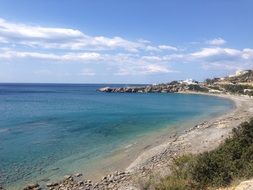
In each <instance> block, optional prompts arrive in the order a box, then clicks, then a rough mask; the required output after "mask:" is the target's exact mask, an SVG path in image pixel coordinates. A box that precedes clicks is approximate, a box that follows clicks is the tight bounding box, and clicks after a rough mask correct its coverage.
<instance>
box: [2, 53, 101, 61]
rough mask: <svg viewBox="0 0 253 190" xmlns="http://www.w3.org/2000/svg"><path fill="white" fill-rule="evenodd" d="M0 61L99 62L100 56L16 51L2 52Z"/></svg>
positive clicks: (97, 54)
mask: <svg viewBox="0 0 253 190" xmlns="http://www.w3.org/2000/svg"><path fill="white" fill-rule="evenodd" d="M0 59H38V60H50V61H66V62H69V61H99V60H101V56H100V54H99V53H95V52H85V53H67V54H62V55H59V54H52V53H37V52H18V51H3V52H0Z"/></svg>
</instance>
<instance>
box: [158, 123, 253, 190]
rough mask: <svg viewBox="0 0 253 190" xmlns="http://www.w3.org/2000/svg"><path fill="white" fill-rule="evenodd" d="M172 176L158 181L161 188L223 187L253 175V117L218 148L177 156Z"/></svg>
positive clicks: (171, 189) (235, 130) (179, 189)
mask: <svg viewBox="0 0 253 190" xmlns="http://www.w3.org/2000/svg"><path fill="white" fill-rule="evenodd" d="M171 170H172V173H171V175H170V176H168V177H166V178H164V179H162V180H161V182H160V183H159V184H157V185H156V189H160V190H165V189H166V190H183V189H186V190H187V189H207V188H208V187H215V188H217V187H223V186H227V185H229V184H231V182H232V181H233V180H237V179H242V178H250V177H252V176H253V119H251V121H250V122H245V123H242V124H241V125H240V126H239V127H238V128H236V129H233V134H232V137H231V138H228V139H227V140H226V141H225V142H224V143H223V144H222V145H220V146H219V147H218V148H217V149H215V150H213V151H210V152H205V153H202V154H199V155H195V156H193V155H185V156H182V157H179V158H177V159H175V160H174V162H173V166H172V169H171Z"/></svg>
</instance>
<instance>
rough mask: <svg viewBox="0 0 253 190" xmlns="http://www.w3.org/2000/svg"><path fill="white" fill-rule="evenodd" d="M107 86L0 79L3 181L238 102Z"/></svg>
mask: <svg viewBox="0 0 253 190" xmlns="http://www.w3.org/2000/svg"><path fill="white" fill-rule="evenodd" d="M104 86H108V85H72V84H0V185H1V184H3V185H5V186H6V185H9V184H13V183H16V182H18V181H20V180H26V179H29V178H31V177H32V176H34V175H35V176H36V175H40V174H46V173H47V170H46V168H48V167H50V165H52V164H54V163H57V162H58V161H60V160H62V159H64V158H70V159H73V158H74V157H73V155H79V156H78V157H76V158H75V159H82V160H84V161H87V163H88V161H89V160H92V159H95V158H99V157H103V155H106V154H109V153H110V152H112V151H113V150H116V149H117V148H119V147H121V146H122V145H125V144H127V143H128V142H129V141H130V140H132V139H134V138H137V137H138V136H139V135H141V134H143V133H147V132H152V131H157V130H159V129H161V128H164V127H168V126H172V125H175V124H176V123H179V122H182V121H187V120H190V119H198V118H199V119H201V118H202V117H207V116H214V115H217V114H220V113H222V112H225V111H228V110H229V109H231V107H232V106H233V104H232V103H231V101H229V100H226V99H220V98H216V97H211V96H202V95H183V94H128V93H101V92H97V91H96V89H97V88H100V87H104ZM109 86H112V85H109ZM80 155H81V156H80ZM70 156H71V157H70ZM61 167H63V168H64V167H67V164H63V165H62V166H61Z"/></svg>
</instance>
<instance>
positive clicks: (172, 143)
mask: <svg viewBox="0 0 253 190" xmlns="http://www.w3.org/2000/svg"><path fill="white" fill-rule="evenodd" d="M219 97H222V98H229V99H231V100H233V101H234V102H235V104H236V109H234V110H232V111H231V112H229V113H226V114H224V115H222V116H220V117H217V118H214V119H212V120H210V121H205V122H202V123H200V124H198V125H196V126H193V127H191V128H189V129H187V130H185V131H184V133H183V134H180V135H176V134H171V135H169V136H168V138H167V140H166V142H164V143H163V144H161V145H159V146H157V147H154V148H151V149H148V150H146V151H144V152H143V153H142V154H141V155H139V157H138V158H137V159H136V160H135V161H134V162H132V163H131V164H130V165H129V167H127V168H126V170H125V171H120V172H119V171H116V172H114V173H111V174H109V175H107V176H104V177H103V178H102V179H101V180H98V181H91V180H87V179H84V178H83V176H82V174H75V175H70V176H65V177H64V179H63V180H62V181H59V182H56V183H48V184H46V185H44V186H43V185H41V186H39V184H30V185H28V186H27V187H25V188H24V190H39V189H41V190H42V189H50V190H98V189H119V190H125V189H128V190H130V189H132V190H135V189H141V188H143V186H145V183H146V182H145V181H146V180H148V179H149V178H150V176H156V177H155V178H156V179H155V180H159V178H160V177H162V176H165V175H167V174H168V173H169V168H170V164H171V161H172V160H173V158H175V157H177V156H179V155H181V154H185V153H193V154H195V153H200V152H204V151H208V150H212V149H214V148H216V147H217V146H218V145H219V144H220V143H222V142H223V141H224V140H225V139H226V138H227V137H229V135H230V132H231V130H232V129H233V128H234V127H236V126H238V125H239V124H240V123H241V122H243V121H246V120H248V119H249V118H250V117H252V115H253V109H252V107H253V101H252V98H249V97H242V96H231V95H219Z"/></svg>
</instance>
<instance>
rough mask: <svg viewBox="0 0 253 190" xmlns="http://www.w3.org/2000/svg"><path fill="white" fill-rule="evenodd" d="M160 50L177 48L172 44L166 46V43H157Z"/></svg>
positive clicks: (175, 49)
mask: <svg viewBox="0 0 253 190" xmlns="http://www.w3.org/2000/svg"><path fill="white" fill-rule="evenodd" d="M158 47H159V48H160V49H161V50H172V51H177V50H178V49H177V48H176V47H174V46H168V45H159V46H158Z"/></svg>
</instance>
